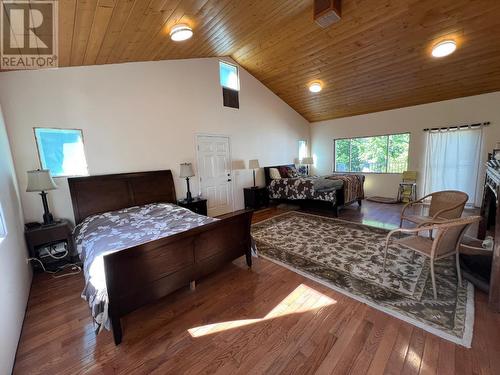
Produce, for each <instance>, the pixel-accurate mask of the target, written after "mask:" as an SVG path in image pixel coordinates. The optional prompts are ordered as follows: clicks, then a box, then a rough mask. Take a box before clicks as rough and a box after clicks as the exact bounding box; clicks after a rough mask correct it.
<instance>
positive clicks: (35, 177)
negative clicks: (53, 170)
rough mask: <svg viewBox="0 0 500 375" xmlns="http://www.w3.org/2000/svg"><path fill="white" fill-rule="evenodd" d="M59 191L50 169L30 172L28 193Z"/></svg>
mask: <svg viewBox="0 0 500 375" xmlns="http://www.w3.org/2000/svg"><path fill="white" fill-rule="evenodd" d="M54 189H57V185H56V184H55V183H54V180H53V179H52V177H51V176H50V171H49V170H48V169H42V170H40V169H39V170H36V171H28V186H27V187H26V191H28V192H30V191H46V190H54Z"/></svg>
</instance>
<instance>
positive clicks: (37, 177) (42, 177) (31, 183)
mask: <svg viewBox="0 0 500 375" xmlns="http://www.w3.org/2000/svg"><path fill="white" fill-rule="evenodd" d="M27 173H28V186H27V187H26V191H27V192H34V191H39V192H40V196H41V197H42V203H43V212H44V213H43V224H44V225H49V224H53V223H54V217H53V216H52V214H51V213H50V211H49V205H48V203H47V193H46V191H47V190H54V189H57V185H56V184H55V183H54V180H53V179H52V177H51V176H50V171H49V170H48V169H38V170H36V171H28V172H27Z"/></svg>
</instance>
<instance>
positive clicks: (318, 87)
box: [309, 82, 323, 92]
mask: <svg viewBox="0 0 500 375" xmlns="http://www.w3.org/2000/svg"><path fill="white" fill-rule="evenodd" d="M322 89H323V87H321V83H319V82H313V83H311V84H310V85H309V91H311V92H320V91H321V90H322Z"/></svg>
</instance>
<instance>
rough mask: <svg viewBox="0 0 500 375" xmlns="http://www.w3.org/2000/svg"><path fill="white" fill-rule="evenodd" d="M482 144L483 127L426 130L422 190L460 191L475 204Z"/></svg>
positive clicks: (427, 191)
mask: <svg viewBox="0 0 500 375" xmlns="http://www.w3.org/2000/svg"><path fill="white" fill-rule="evenodd" d="M482 143H483V127H482V126H481V127H474V128H458V129H440V130H434V131H428V132H427V150H426V157H425V179H424V192H425V194H426V195H427V194H430V193H432V192H435V191H440V190H460V191H463V192H465V193H467V194H468V195H469V201H468V204H476V202H478V201H480V197H478V190H477V186H478V178H479V169H480V162H481V150H482Z"/></svg>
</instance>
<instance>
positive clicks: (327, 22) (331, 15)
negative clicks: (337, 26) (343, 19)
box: [314, 0, 341, 28]
mask: <svg viewBox="0 0 500 375" xmlns="http://www.w3.org/2000/svg"><path fill="white" fill-rule="evenodd" d="M340 2H341V0H314V21H316V23H317V24H318V25H320V26H321V27H322V28H326V27H329V26H331V25H333V24H334V23H335V22H338V21H340Z"/></svg>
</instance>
